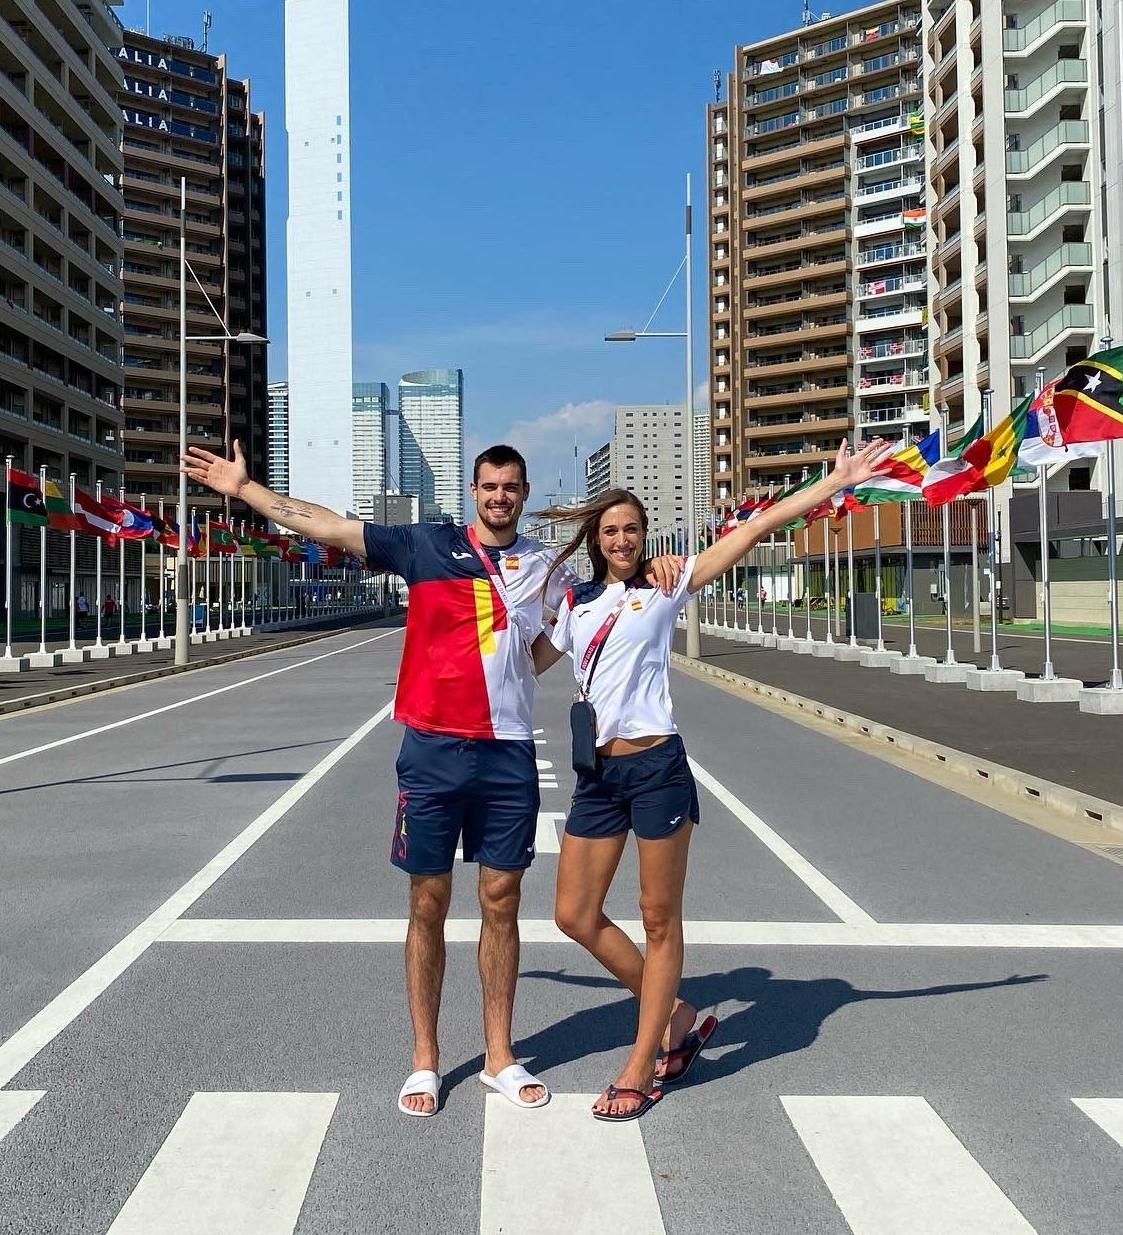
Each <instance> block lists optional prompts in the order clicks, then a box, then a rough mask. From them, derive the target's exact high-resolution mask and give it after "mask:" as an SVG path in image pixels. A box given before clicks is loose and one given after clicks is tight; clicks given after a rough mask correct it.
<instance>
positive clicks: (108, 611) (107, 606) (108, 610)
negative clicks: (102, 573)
mask: <svg viewBox="0 0 1123 1235" xmlns="http://www.w3.org/2000/svg"><path fill="white" fill-rule="evenodd" d="M101 611H102V613H103V614H104V615H105V616H106V617H107V618H111V617H113V615H114V614H115V613H116V612H117V602H116V601H115V600H114V599H113V597H112V596H111V595H110V594H109V593H108V592H106V594H105V600H104V601H103V602H102V606H101Z"/></svg>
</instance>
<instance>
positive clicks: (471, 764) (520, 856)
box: [390, 728, 539, 875]
mask: <svg viewBox="0 0 1123 1235" xmlns="http://www.w3.org/2000/svg"><path fill="white" fill-rule="evenodd" d="M397 767H398V813H397V819H396V821H395V823H394V842H393V845H392V847H391V850H390V861H391V862H393V864H394V865H395V866H397V867H400V868H401V869H402V870H404V871H408V872H409V873H410V874H411V875H443V874H445V873H446V872H448V871H450V870H452V864H453V861H454V860H455V857H456V846H457V845H458V844H460V843H461V842H463V845H464V861H465V862H479V863H480V865H481V866H491V867H494V868H495V869H496V870H524V869H525V868H526V867H528V866H529V865H530V864H531V862H532V861H534V834H535V830H536V828H537V826H538V805H539V796H538V764H537V762H536V760H535V757H534V742H533V741H532V740H531V739H529V738H528V739H527V740H526V741H521V742H520V741H508V740H505V739H499V738H457V737H449V736H448V735H446V734H443V733H425V732H422V731H421V730H419V729H408V728H407V729H406V732H405V737H404V738H403V739H402V749H401V753H400V754H399V755H398V765H397Z"/></svg>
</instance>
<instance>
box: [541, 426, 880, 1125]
mask: <svg viewBox="0 0 1123 1235" xmlns="http://www.w3.org/2000/svg"><path fill="white" fill-rule="evenodd" d="M888 449H889V447H887V446H886V444H885V443H884V442H883V441H881V439H877V440H875V441H873V442H871V443H870V444H869V445H867V446H864V447H862V449H860V450H859V451H857V453H855V454H851V453H850V450H849V447H848V446H847V444H846V443H845V442H843V444H842V445H841V446H840V448H839V451H838V457H837V459H836V461H835V468H834V471H833V472H831V473H830V475H829V476H825V477H824V478H823V479H822V480H820V481H819V482H818V483H816V484H814V485H811V486H809V487H808V488H806V489H803V490H801V491H800V492H799V493H795V494H792V496H791V497H788V498H785V499H783V500H781V501H779V502H777V503H776V504H775V505H774V506H771V507H769V508H767V509H766V510H764V511H763V512H762V513H760V514H759V515H757V516H756V517H755V518H753V519H752V520H750V521H748V522H745V523H742V524H741V525H740V526H739V527H738V528H736V529H735V530H734V531H733V532H730V533H729V534H728V535H727V536H724V537H723V538H722V539H721V540H719V541H717V543H716V544H713V545H711V546H710V547H709V548H708V549H706V550H704V551H703V552H702V553H700V554H698V555H697V556H696V557H690V558H688V559H687V560H686V564H685V568H684V570H683V573H682V576H681V577H680V579H679V581H678V584H677V586H676V587H675V589H674V591H673V592H672V593H671V594H670V595H664V594H663V593H662V592H660V591H658V590H657V589H654V588H652V587H650V586H649V585H648V584H646V583H645V582H644V580H643V578H642V565H643V560H644V558H643V551H644V544H645V541H646V539H647V514H646V512H645V511H644V508H643V505H642V503H641V502H640V501H639V499H638V498H637V497H635V496H634V495H633V494H631V493H628V492H627V491H626V490H623V489H613V490H611V491H610V492H608V493H607V494H605V495H604V496H603V497H601V498H600V499H598V500H597V501H596V502H592V503H590V504H589V505H587V506H585V507H583V508H582V509H581V510H579V511H577V512H576V513H574V512H572V511H570V512H567V514H566V518H567V519H579V520H580V528H579V530H578V533H577V535H576V536H575V537H574V538H573V540H572V541H571V542H570V543H569V545H567V546H566V548H565V549H563V550H562V552H561V553H560V554H559V556H558V559H557V563H555V568H556V566H557V564H559V563H561V562H563V561H565V560H566V559H567V558H568V557H570V556H571V555H572V554H573V553H574V552H575V551H576V550H577V548H578V547H579V546H580V545H581V544H582V543H584V544H585V545H586V547H587V549H588V553H589V558H590V560H591V562H592V564H593V576H594V577H593V580H592V582H589V583H582V584H579V585H578V586H576V587H574V588H572V589H571V590H570V591H569V592H568V594H567V595H566V598H565V600H564V601H563V603H562V606H561V609H560V610H559V612H558V616H557V621H556V623H555V625H554V627H553V629H552V631H551V632H550V633H549V634H547V633H546V632H543V634H541V635H539V636H538V638H537V640H536V641H535V643H534V647H533V652H534V664H535V669H536V670H537V672H538V673H542V672H544V671H545V670H546V669H548V668H549V667H550V666H551V665H553V664H554V663H555V662H556V661H558V660H559V659H560V658H561V657H562V656H563V655H564V654H565V653H567V652H570V653H572V656H573V668H574V676H575V677H576V678H577V681H578V685H579V686H580V687H582V689H583V693H585V695H586V696H587V698H588V700H589V702H590V703H592V705H593V708H594V710H595V712H596V750H597V761H598V767H597V770H596V772H595V773H594V774H592V775H586V774H582V773H579V774H578V777H577V789H576V792H575V793H574V796H573V806H572V809H571V811H570V814H569V818H568V819H567V820H566V827H565V837H564V840H563V842H562V848H561V856H560V858H559V860H558V882H557V903H556V908H555V914H554V916H555V920H556V922H557V924H558V926H559V927H560V928H561V930H562V931H564V932H565V934H567V935H568V936H569V937H570V938H571V939H575V940H576V941H577V942H578V943H580V944H582V945H583V946H584V947H585V948H587V949H588V950H589V951H590V952H591V953H592V954H593V956H595V957H596V958H597V960H599V961H600V962H601V964H602V965H604V966H605V968H606V969H608V970H609V972H611V973H612V974H613V975H614V976H615V977H616V978H617V979H618V980H619V981H620V982H621V983H622V984H623V985H624V986H626V987H627V988H628V990H630V991H631V992H632V993H633V994H634V995H635V996H636V997H637V998H638V999H639V1027H638V1032H637V1035H636V1040H635V1043H634V1045H633V1046H632V1050H631V1054H630V1055H629V1056H628V1059H627V1062H626V1063H625V1064H624V1067H623V1068H622V1069H621V1071H620V1073H619V1075H618V1076H617V1078H616V1080H615V1081H614V1083H613V1084H611V1085H609V1086H608V1088H607V1089H606V1090H605V1091H604V1093H603V1094H601V1096H600V1098H599V1099H598V1100H597V1102H596V1103H595V1104H594V1106H593V1114H594V1115H595V1116H596V1118H597V1119H604V1120H610V1121H613V1122H620V1121H623V1120H628V1119H636V1118H638V1117H639V1116H640V1115H642V1114H644V1113H645V1112H646V1111H648V1110H650V1109H651V1107H652V1106H653V1105H654V1104H655V1103H656V1102H657V1101H658V1100H659V1099H660V1097H662V1092H663V1091H662V1086H665V1085H669V1084H672V1083H674V1082H675V1081H679V1080H681V1079H682V1078H683V1077H684V1076H685V1075H686V1073H687V1071H688V1069H689V1068H690V1066H691V1064H692V1063H693V1062H694V1060H695V1058H696V1057H697V1055H698V1053H699V1051H700V1050H701V1049H702V1047H703V1045H704V1044H705V1042H706V1040H707V1038H708V1037H709V1036H710V1034H712V1033H713V1030H714V1028H715V1027H716V1025H717V1021H716V1019H715V1018H714V1017H712V1016H711V1017H707V1018H706V1020H705V1021H703V1022H702V1024H701V1025H699V1026H697V1027H695V1020H696V1018H697V1015H698V1012H697V1009H696V1008H694V1007H692V1006H691V1005H690V1004H689V1003H687V1002H686V1001H685V1000H683V999H680V998H678V995H677V991H678V986H679V981H680V979H681V977H682V953H683V944H682V893H683V883H684V881H685V877H686V856H687V849H688V847H689V845H690V837H691V833H692V832H693V827H692V825H693V824H695V823H697V822H698V794H697V790H696V788H695V784H694V777H693V776H692V774H691V771H690V765H689V763H688V761H687V757H686V750H685V749H684V747H683V744H682V739H681V738H680V737H679V736H678V730H677V729H676V727H675V723H674V720H673V719H672V717H671V699H670V693H669V689H668V672H667V670H668V665H669V663H670V649H671V638H672V636H673V634H674V628H675V620H676V618H677V616H678V613H679V611H680V610H681V609H682V608H683V606H684V605H685V604H686V603H687V601H688V599H689V597H690V594H691V593H693V592H697V591H698V590H699V589H701V588H703V587H705V586H706V584H708V583H712V582H713V580H715V579H717V578H718V577H719V576H721V575H723V574H725V572H726V571H728V570H729V569H730V567H732V566H733V565H734V564H735V563H736V562H739V561H741V559H742V558H743V557H744V556H745V555H746V553H748V552H749V550H750V549H751V548H752V547H753V545H755V544H756V543H757V542H758V541H760V540H762V539H764V538H765V537H767V536H769V535H770V534H771V533H772V532H774V531H777V530H778V529H779V528H782V527H783V526H784V525H785V524H787V523H790V522H792V520H794V519H798V518H799V517H800V516H802V515H805V514H807V513H808V512H810V511H812V510H814V509H815V508H816V507H822V506H824V505H826V506H828V508H829V506H830V499H831V498H832V497H833V495H834V494H836V493H838V492H840V491H841V490H842V489H845V488H848V487H851V486H853V485H856V484H859V483H861V482H862V481H863V480H866V479H867V478H868V477H870V476H871V475H872V474H873V472H874V470H875V468H876V466H877V464H878V463H879V462H880V460H881V459H882V457H883V456H884V454H885V453H886V451H887V450H888ZM629 830H632V831H634V832H635V834H636V847H637V849H638V852H639V875H640V911H641V914H642V917H643V926H644V934H645V936H646V942H647V948H646V957H645V956H643V955H641V954H640V951H639V949H638V948H637V947H636V946H635V944H634V943H632V941H631V940H630V939H629V938H628V936H627V935H625V934H624V932H623V931H622V930H621V929H620V928H619V927H618V926H616V925H615V924H614V923H613V922H612V921H610V919H609V918H607V917H606V916H605V913H604V901H605V897H606V896H607V894H608V889H609V885H610V884H611V883H612V878H613V876H614V875H615V873H616V868H617V866H618V865H619V862H620V856H621V854H622V853H623V851H624V845H625V842H626V840H627V834H628V831H629ZM661 1044H662V1047H663V1053H662V1057H661V1058H659V1052H660V1045H661Z"/></svg>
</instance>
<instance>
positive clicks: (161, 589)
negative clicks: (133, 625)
mask: <svg viewBox="0 0 1123 1235" xmlns="http://www.w3.org/2000/svg"><path fill="white" fill-rule="evenodd" d="M163 526H164V499H163V498H161V499H160V527H161V529H162V528H163ZM179 534H180V535H181V536H182V535H183V529H182V528H180V530H179ZM159 544H160V596H159V604H160V638H161V639H163V638H165V635H164V535H163V531H162V530H161V533H160V541H159Z"/></svg>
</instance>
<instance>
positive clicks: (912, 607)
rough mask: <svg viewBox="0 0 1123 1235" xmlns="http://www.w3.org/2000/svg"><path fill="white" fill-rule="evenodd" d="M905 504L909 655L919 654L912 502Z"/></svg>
mask: <svg viewBox="0 0 1123 1235" xmlns="http://www.w3.org/2000/svg"><path fill="white" fill-rule="evenodd" d="M904 506H905V574H906V575H907V576H908V581H907V584H906V587H907V589H908V598H909V656H910V657H915V656H917V655H919V653H918V652H917V650H916V598H915V596H913V579H912V502H911V501H908V502H905V503H904Z"/></svg>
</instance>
